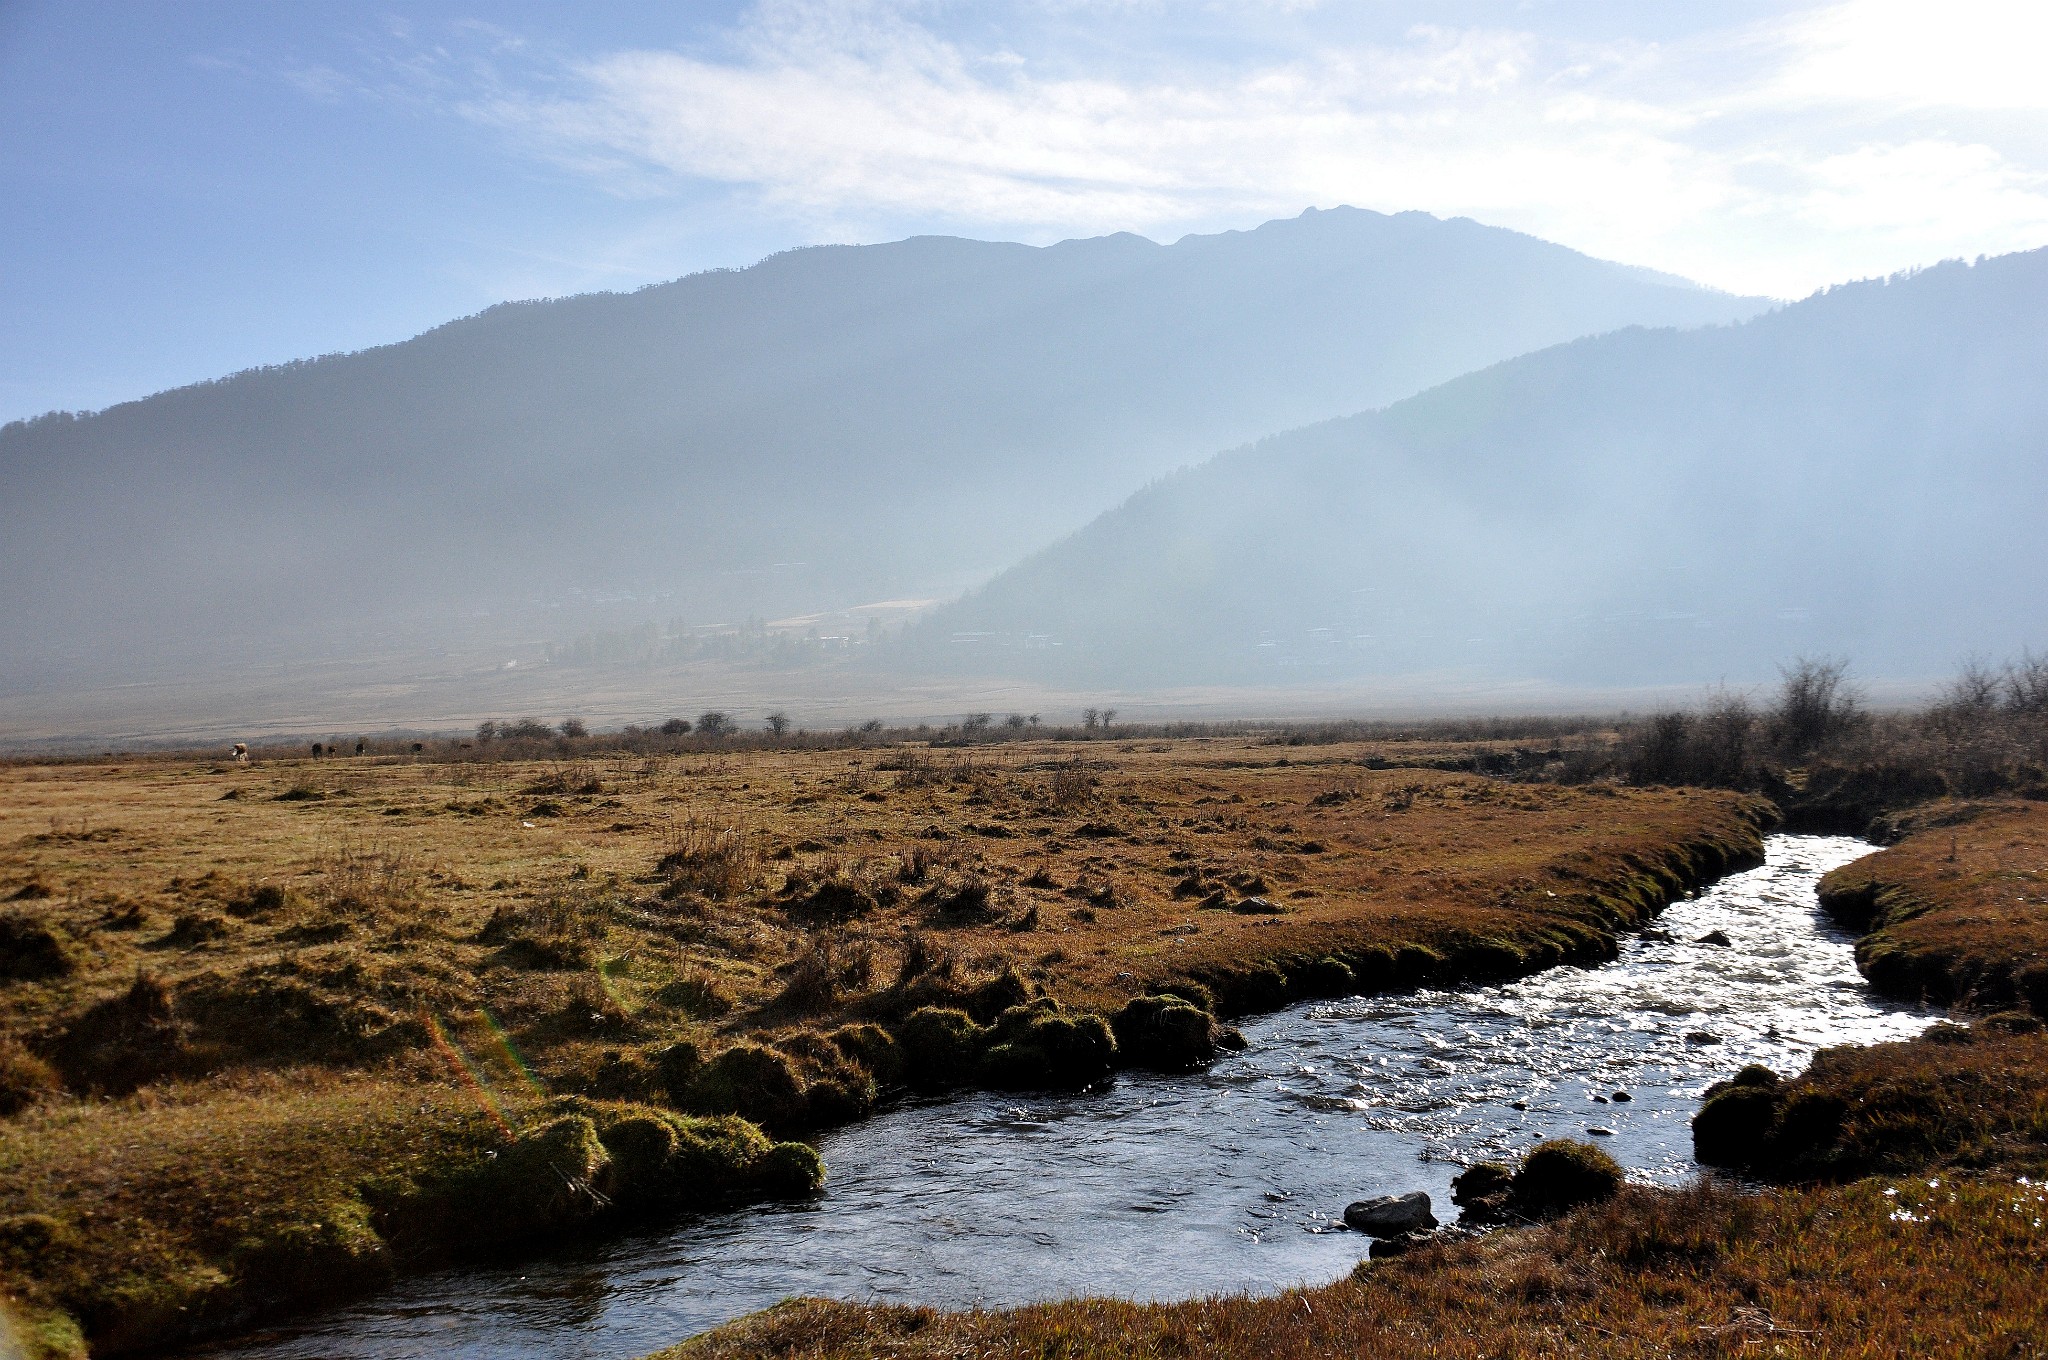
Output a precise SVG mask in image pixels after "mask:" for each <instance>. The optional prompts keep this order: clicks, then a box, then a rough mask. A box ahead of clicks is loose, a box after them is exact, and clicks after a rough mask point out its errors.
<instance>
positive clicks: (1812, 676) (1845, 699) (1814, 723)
mask: <svg viewBox="0 0 2048 1360" xmlns="http://www.w3.org/2000/svg"><path fill="white" fill-rule="evenodd" d="M1779 674H1780V675H1781V676H1783V680H1782V681H1781V682H1780V684H1779V687H1778V706H1777V708H1776V709H1775V710H1773V711H1772V714H1771V736H1772V739H1773V740H1774V741H1775V742H1776V743H1777V745H1778V748H1779V749H1780V750H1781V751H1783V752H1784V753H1785V754H1786V755H1788V756H1791V757H1794V758H1797V757H1799V756H1804V755H1810V754H1812V753H1813V752H1814V751H1817V750H1819V749H1820V748H1821V747H1822V746H1824V745H1826V744H1827V743H1828V742H1829V741H1832V740H1835V739H1837V738H1839V737H1842V736H1844V735H1846V734H1847V733H1848V732H1849V730H1850V729H1851V728H1853V727H1854V726H1856V725H1857V723H1859V722H1860V721H1861V720H1862V717H1863V706H1862V700H1861V696H1859V695H1858V694H1857V692H1856V690H1855V689H1854V687H1852V686H1851V685H1850V684H1849V663H1848V661H1846V660H1844V659H1842V658H1839V657H1801V658H1799V659H1798V660H1797V661H1795V662H1793V663H1792V664H1791V665H1789V666H1784V667H1781V668H1780V670H1779Z"/></svg>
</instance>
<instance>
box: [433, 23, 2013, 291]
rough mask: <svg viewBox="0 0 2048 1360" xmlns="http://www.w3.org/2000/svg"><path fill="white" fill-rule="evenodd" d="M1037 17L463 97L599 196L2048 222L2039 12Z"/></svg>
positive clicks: (1745, 238)
mask: <svg viewBox="0 0 2048 1360" xmlns="http://www.w3.org/2000/svg"><path fill="white" fill-rule="evenodd" d="M1027 8H1030V9H1033V10H1034V12H1035V13H1036V14H1037V15H1038V17H1041V18H1042V17H1044V16H1045V15H1048V14H1051V15H1055V16H1056V17H1057V18H1058V19H1059V21H1060V23H1061V24H1063V25H1065V27H1059V26H1055V27H1054V28H1051V29H1045V30H1042V31H1041V30H1035V29H1033V28H1032V27H1031V25H1030V24H1029V23H1028V22H1025V20H1026V19H1028V18H1030V17H1031V16H1030V15H1028V14H1027V15H1024V16H1023V17H1021V18H1018V20H1017V22H1016V23H1014V24H1011V25H1009V26H1008V28H1007V29H1006V30H1004V38H1003V40H1001V41H997V40H994V39H991V38H986V37H981V38H977V37H973V36H969V35H966V34H963V33H962V32H960V31H958V30H957V27H956V28H955V29H953V30H948V29H946V28H944V26H943V21H944V20H945V19H946V17H947V14H948V10H947V7H946V6H944V5H942V4H938V3H927V4H922V5H920V4H915V3H889V2H888V0H848V2H845V3H831V2H830V0H784V2H782V3H771V4H767V5H764V6H762V7H761V8H760V9H758V10H757V11H755V12H754V14H753V15H752V16H751V18H750V20H749V22H748V23H747V24H746V25H745V26H744V27H742V28H741V29H739V30H736V31H733V32H731V33H727V34H723V35H720V41H718V42H716V43H713V44H710V45H708V46H707V47H705V48H701V49H698V50H693V51H688V52H685V51H629V52H620V53H615V54H611V55H607V56H603V57H598V58H592V59H587V60H582V61H578V62H572V63H569V64H568V67H567V69H566V71H564V72H562V73H561V75H560V77H559V78H558V79H556V80H555V81H553V82H552V83H551V84H550V85H547V86H543V85H536V84H521V83H520V82H517V81H502V80H501V81H495V82H493V83H492V85H491V86H490V87H489V88H486V89H478V90H476V92H475V93H473V94H472V96H471V97H470V98H468V99H467V101H466V102H465V103H463V105H462V108H463V111H464V112H465V113H466V114H467V115H468V116H470V117H472V118H475V119H478V120H481V121H485V122H488V123H490V124H492V125H495V126H498V127H501V128H504V129H507V130H510V131H512V132H513V133H515V134H516V135H517V136H518V137H520V138H521V139H522V140H523V142H524V143H525V144H526V145H528V146H529V147H532V148H535V149H537V150H539V151H541V152H542V153H544V154H546V155H549V156H552V157H554V158H555V159H556V160H558V161H559V162H561V163H563V164H567V165H571V166H573V167H575V168H576V169H577V170H578V171H580V172H584V173H588V174H591V175H593V176H596V177H598V178H600V179H601V180H602V181H603V182H604V183H606V184H607V185H609V186H610V187H612V188H613V189H614V190H615V191H618V192H626V193H634V194H643V195H644V194H649V193H660V192H664V191H666V189H667V188H668V187H670V186H674V185H677V184H684V183H687V184H702V183H703V182H707V181H708V182H713V183H718V184H723V185H728V186H733V187H734V188H736V189H737V190H739V191H740V192H741V193H743V194H745V195H747V196H749V198H750V199H751V201H752V202H753V203H754V205H755V206H756V208H757V209H758V210H760V211H764V212H768V213H773V214H777V215H780V216H782V217H784V218H787V219H792V220H794V221H797V222H800V223H807V224H810V226H811V229H812V230H813V232H814V233H818V234H823V233H825V232H827V231H830V232H832V233H837V234H841V235H852V236H866V237H869V238H876V237H883V236H888V235H893V234H899V233H900V232H901V231H902V230H904V229H906V227H923V226H928V225H931V224H948V225H950V226H952V227H953V228H954V229H960V230H970V231H981V232H989V233H995V232H1004V233H1009V234H1016V235H1023V236H1026V237H1028V238H1032V239H1040V240H1044V239H1053V238H1056V237H1058V236H1063V235H1074V234H1087V233H1093V232H1099V231H1107V230H1120V229H1129V230H1138V231H1143V232H1146V233H1148V234H1152V235H1155V236H1170V235H1172V234H1175V233H1177V232H1180V231H1183V230H1192V229H1205V228H1213V227H1216V226H1221V225H1241V224H1243V223H1244V222H1245V221H1246V220H1247V219H1248V218H1254V217H1257V216H1260V215H1278V214H1292V213H1293V212H1296V211H1298V210H1299V209H1300V208H1302V207H1304V206H1306V205H1309V204H1321V205H1326V206H1327V205H1331V204H1335V203H1340V202H1349V203H1357V204H1360V205H1362V206H1369V207H1376V208H1382V209H1388V210H1394V209H1403V208H1422V209H1425V210H1428V211H1433V212H1438V213H1441V214H1445V215H1451V214H1465V215H1470V216H1473V217H1477V218H1480V219H1482V220H1485V221H1491V222H1496V223H1500V224H1502V225H1508V226H1514V227H1518V228H1521V229H1523V230H1527V231H1531V232H1533V233H1535V234H1538V235H1542V236H1546V237H1549V238H1551V239H1554V240H1559V241H1563V242H1565V243H1566V244H1570V245H1573V246H1576V247H1578V248H1580V249H1584V250H1587V251H1590V252H1592V253H1595V254H1601V255H1606V256H1610V257H1612V258H1617V259H1624V260H1629V261H1632V262H1636V263H1643V264H1652V265H1656V266H1659V267H1662V268H1668V269H1673V270H1676V271H1678V272H1682V273H1688V274H1691V275H1693V276H1694V277H1698V278H1702V279H1704V280H1706V281H1709V282H1713V283H1716V284H1719V285H1721V286H1724V287H1732V288H1740V289H1744V290H1749V291H1763V292H1772V293H1777V294H1780V295H1796V294H1799V293H1803V292H1805V291H1807V290H1808V289H1810V288H1812V287H1815V286H1818V285H1820V284H1822V283H1826V282H1830V281H1833V280H1836V279H1840V278H1845V277H1852V276H1856V275H1859V274H1870V273H1883V272H1888V271H1889V270H1892V269H1896V268H1900V267H1903V266H1906V265H1910V264H1916V263H1924V262H1927V261H1929V260H1932V259H1935V258H1939V257H1941V256H1943V255H1957V254H1976V253H1980V252H1993V251H1999V250H2007V249H2015V248H2021V247H2025V246H2031V245H2037V244H2041V243H2042V242H2043V241H2044V240H2048V183H2044V180H2043V176H2042V173H2041V172H2042V169H2043V168H2044V165H2048V138H2044V137H2043V136H2042V132H2043V129H2042V128H2041V126H2040V125H2039V120H2038V119H2033V118H2028V117H2025V116H2024V115H2026V114H2029V113H2033V112H2037V111H2039V110H2041V109H2042V108H2043V106H2044V104H2048V82H2043V81H2041V80H2039V79H2038V78H2035V76H2034V69H2035V68H2036V67H2037V66H2038V65H2039V64H2040V62H2041V60H2042V57H2043V55H2044V53H2043V49H2044V46H2048V8H2043V9H2038V10H2037V9H2036V8H2034V7H2033V6H2020V5H2011V4H2001V3H1995V2H1994V0H1950V3H1948V4H1944V5H1942V6H1939V7H1937V6H1933V5H1928V4H1922V3H1909V0H1848V2H1847V3H1844V4H1840V5H1836V6H1832V7H1828V8H1824V9H1818V10H1807V11H1802V12H1797V13H1793V14H1790V15H1787V16H1785V17H1783V18H1781V19H1779V20H1778V21H1775V22H1772V23H1765V24H1757V25H1751V26H1748V27H1744V28H1741V29H1736V30H1730V31H1727V32H1718V33H1716V32H1708V33H1701V34H1697V35H1695V36H1693V37H1690V38H1686V39H1683V40H1681V41H1678V42H1675V43H1666V44H1656V43H1649V42H1644V41H1627V40H1612V41H1606V42H1598V43H1588V42H1566V41H1562V40H1559V39H1555V38H1552V37H1547V36H1545V35H1544V34H1542V33H1540V32H1533V31H1509V30H1504V29H1488V28H1462V29H1458V28H1445V27H1431V26H1417V27H1414V28H1412V29H1410V30H1408V31H1407V32H1406V33H1405V34H1403V35H1399V36H1397V37H1394V38H1391V39H1389V38H1384V37H1383V38H1381V39H1379V40H1375V41H1365V40H1360V39H1356V38H1331V37H1328V36H1326V35H1322V34H1319V32H1318V30H1317V28H1316V24H1317V23H1318V22H1319V21H1320V19H1321V17H1322V16H1321V15H1319V14H1305V15H1304V14H1300V13H1296V14H1281V13H1280V11H1283V10H1288V9H1300V8H1302V7H1300V6H1291V5H1284V4H1282V5H1274V4H1261V3H1259V0H1241V3H1240V4H1239V5H1238V6H1237V10H1238V11H1242V12H1238V13H1236V14H1235V17H1234V18H1232V19H1231V20H1230V22H1235V23H1239V24H1240V25H1241V28H1240V36H1241V35H1243V34H1257V35H1259V36H1260V38H1261V40H1260V41H1257V42H1250V41H1247V42H1242V43H1238V44H1237V45H1236V46H1235V48H1234V49H1233V47H1232V45H1231V44H1230V43H1228V42H1220V43H1211V44H1210V45H1209V46H1207V47H1205V48H1201V49H1199V50H1196V49H1193V48H1189V49H1187V50H1181V49H1177V48H1175V47H1174V46H1173V44H1172V43H1171V42H1169V41H1167V40H1166V39H1167V38H1169V37H1171V35H1172V26H1173V24H1174V22H1175V19H1174V17H1173V16H1174V13H1175V12H1174V11H1173V10H1172V9H1171V8H1170V7H1161V8H1158V9H1156V10H1155V9H1154V8H1153V7H1150V6H1146V5H1142V4H1131V3H1114V2H1111V3H1104V4H1099V5H1097V6H1095V7H1094V8H1093V11H1092V16H1089V17H1092V18H1093V19H1100V20H1103V21H1105V22H1106V19H1104V16H1106V15H1109V14H1111V13H1113V14H1114V17H1115V20H1116V22H1117V23H1119V24H1120V25H1122V26H1123V29H1122V30H1121V31H1124V32H1130V31H1134V30H1132V29H1131V25H1132V24H1134V23H1136V24H1139V25H1140V29H1142V27H1143V25H1147V24H1149V25H1151V26H1152V27H1153V28H1154V29H1155V30H1156V31H1157V32H1158V34H1159V35H1160V36H1161V41H1159V42H1158V43H1157V44H1155V45H1153V46H1151V47H1149V48H1143V49H1142V50H1138V51H1137V52H1136V54H1135V55H1132V54H1130V52H1129V51H1128V50H1120V49H1118V48H1117V47H1116V45H1114V44H1102V43H1096V44H1088V43H1076V42H1074V41H1072V40H1071V39H1072V34H1073V31H1074V30H1073V28H1072V25H1073V24H1074V23H1076V22H1083V21H1086V19H1084V20H1077V19H1076V15H1077V13H1078V11H1079V10H1080V9H1082V8H1083V7H1082V6H1080V5H1078V4H1076V3H1073V2H1072V0H1041V3H1040V4H1038V5H1037V6H1035V7H1031V6H1027ZM1229 8H1230V7H1229V6H1223V7H1220V9H1212V11H1211V13H1212V16H1213V14H1214V13H1217V12H1221V10H1222V9H1229ZM1282 19H1284V20H1285V22H1284V23H1283V22H1281V20H1282ZM1268 21H1270V23H1269V22H1268ZM1273 34H1279V35H1280V38H1279V39H1276V38H1274V37H1273V36H1272V35H1273ZM1226 36H1227V35H1226ZM1282 39H1284V41H1282ZM1243 53H1252V54H1253V55H1242V54H1243ZM2016 115H2020V116H2019V117H2017V118H2016Z"/></svg>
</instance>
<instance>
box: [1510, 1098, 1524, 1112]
mask: <svg viewBox="0 0 2048 1360" xmlns="http://www.w3.org/2000/svg"><path fill="white" fill-rule="evenodd" d="M1508 1108H1509V1109H1510V1110H1526V1109H1528V1108H1529V1102H1528V1101H1526V1100H1511V1101H1509V1102H1508Z"/></svg>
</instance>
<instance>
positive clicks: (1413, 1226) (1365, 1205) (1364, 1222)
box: [1344, 1190, 1436, 1237]
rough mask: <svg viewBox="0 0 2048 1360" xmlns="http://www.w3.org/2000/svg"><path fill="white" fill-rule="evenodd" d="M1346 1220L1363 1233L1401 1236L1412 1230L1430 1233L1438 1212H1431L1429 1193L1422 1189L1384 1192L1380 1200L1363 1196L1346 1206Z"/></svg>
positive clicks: (1376, 1235) (1377, 1235)
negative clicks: (1385, 1193) (1405, 1192)
mask: <svg viewBox="0 0 2048 1360" xmlns="http://www.w3.org/2000/svg"><path fill="white" fill-rule="evenodd" d="M1344 1221H1345V1222H1346V1223H1348V1224H1349V1225H1351V1226H1352V1227H1353V1228H1356V1229H1357V1230H1358V1231H1360V1232H1362V1233H1370V1234H1372V1235H1373V1236H1374V1237H1401V1236H1403V1235H1405V1234H1407V1233H1412V1232H1427V1231H1428V1230H1429V1229H1431V1228H1434V1227H1435V1226H1436V1215H1435V1214H1433V1213H1431V1212H1430V1211H1429V1195H1428V1193H1427V1192H1425V1191H1422V1190H1410V1191H1409V1192H1408V1193H1407V1194H1405V1195H1381V1196H1379V1197H1378V1198H1377V1199H1362V1200H1360V1201H1358V1202H1357V1203H1356V1204H1353V1205H1350V1206H1348V1207H1346V1209H1345V1210H1344Z"/></svg>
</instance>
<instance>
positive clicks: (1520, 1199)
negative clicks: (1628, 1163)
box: [1508, 1138, 1622, 1218]
mask: <svg viewBox="0 0 2048 1360" xmlns="http://www.w3.org/2000/svg"><path fill="white" fill-rule="evenodd" d="M1621 1183H1622V1170H1621V1164H1620V1163H1618V1162H1616V1161H1615V1160H1614V1159H1613V1158H1612V1157H1610V1156H1608V1155H1607V1154H1606V1153H1604V1152H1602V1151H1601V1150H1600V1149H1599V1148H1596V1147H1594V1146H1593V1145H1592V1144H1591V1143H1581V1142H1579V1141H1578V1140H1576V1139H1572V1138H1553V1139H1551V1140H1549V1141H1548V1142H1544V1143H1538V1144H1537V1145H1536V1146H1535V1148H1534V1149H1533V1150H1531V1151H1530V1153H1529V1155H1528V1156H1527V1157H1524V1158H1523V1159H1522V1165H1521V1168H1520V1169H1519V1170H1517V1171H1516V1172H1515V1176H1514V1180H1513V1181H1512V1182H1511V1183H1510V1184H1509V1188H1508V1200H1509V1203H1510V1204H1511V1205H1512V1206H1513V1207H1514V1209H1515V1211H1516V1212H1517V1213H1520V1214H1525V1215H1527V1216H1528V1217H1530V1218H1543V1217H1548V1216H1550V1215H1553V1214H1560V1213H1563V1212H1565V1211H1566V1210H1568V1209H1576V1208H1577V1207H1578V1206H1579V1205H1581V1204H1592V1203H1594V1202H1596V1201H1599V1200H1604V1199H1611V1198H1613V1196H1614V1193H1615V1192H1616V1191H1617V1190H1619V1189H1621Z"/></svg>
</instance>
